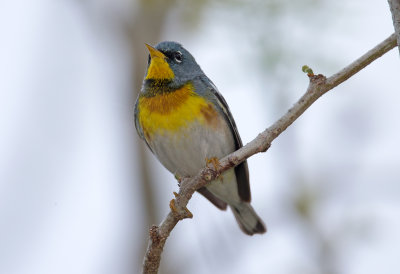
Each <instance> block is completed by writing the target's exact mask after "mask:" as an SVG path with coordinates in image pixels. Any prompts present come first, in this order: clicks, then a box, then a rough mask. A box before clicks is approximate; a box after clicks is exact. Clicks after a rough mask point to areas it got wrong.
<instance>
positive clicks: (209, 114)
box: [138, 84, 219, 139]
mask: <svg viewBox="0 0 400 274" xmlns="http://www.w3.org/2000/svg"><path fill="white" fill-rule="evenodd" d="M138 108H139V117H138V118H139V123H140V125H141V127H142V129H143V133H144V135H145V137H146V138H147V139H151V136H152V135H153V134H154V133H157V134H164V133H165V132H171V131H172V132H174V131H175V132H177V131H179V129H180V128H182V127H187V126H188V125H189V124H190V123H192V122H195V121H197V122H200V124H204V123H207V124H209V125H212V126H217V123H218V121H219V119H217V112H216V110H215V108H214V106H213V105H212V104H211V103H208V102H207V101H206V100H205V99H204V98H203V97H201V96H199V95H197V94H196V93H195V92H194V88H193V85H192V84H186V85H185V86H183V87H182V88H180V89H178V90H175V91H173V92H168V93H164V94H158V95H156V96H153V97H145V96H143V97H140V98H139V105H138Z"/></svg>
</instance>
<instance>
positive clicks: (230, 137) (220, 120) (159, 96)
mask: <svg viewBox="0 0 400 274" xmlns="http://www.w3.org/2000/svg"><path fill="white" fill-rule="evenodd" d="M146 46H147V48H148V50H149V52H150V55H149V59H148V66H147V73H146V76H145V78H144V81H143V86H142V90H141V92H140V94H139V97H138V99H137V101H136V104H135V126H136V129H137V132H138V134H139V135H140V137H141V138H142V139H144V141H145V142H146V144H147V145H148V147H149V148H150V150H151V151H152V152H153V153H154V154H155V156H156V157H157V158H158V160H159V161H160V162H161V163H162V164H163V165H164V166H165V167H166V168H167V169H168V170H169V171H170V172H172V173H173V174H175V175H176V176H177V177H178V178H179V177H181V178H182V177H188V176H194V175H196V174H197V173H198V172H199V171H200V169H202V168H204V167H205V166H206V163H207V161H208V162H210V161H211V162H213V161H212V160H210V159H214V164H215V160H216V159H220V158H222V157H224V156H226V155H228V154H230V153H231V152H233V151H235V150H237V149H238V148H240V147H242V141H241V139H240V136H239V133H238V130H237V128H236V124H235V121H234V120H233V117H232V114H231V112H230V110H229V108H228V105H227V104H226V102H225V100H224V98H223V97H222V95H221V94H220V93H219V92H218V90H217V88H216V87H215V85H214V84H213V83H212V82H211V80H210V79H208V77H207V76H206V75H205V74H204V72H203V71H202V70H201V68H200V66H199V65H198V64H197V63H196V60H195V59H194V58H193V56H192V55H191V54H190V53H189V52H188V51H187V50H186V49H184V48H183V47H182V45H180V44H178V43H176V42H161V43H159V44H158V45H157V46H156V47H155V48H154V47H152V46H150V45H146ZM217 164H218V162H217ZM198 192H200V193H201V194H202V195H204V196H205V197H206V198H207V199H208V200H210V201H211V202H212V203H213V204H214V205H215V206H217V207H218V208H220V209H223V210H225V209H226V208H227V205H229V207H230V208H231V209H232V212H233V214H234V215H235V217H236V220H237V222H238V223H239V226H240V228H241V229H242V230H243V232H244V233H246V234H248V235H253V234H255V233H264V232H265V231H266V228H265V225H264V223H263V221H262V220H261V219H260V217H258V216H257V214H256V213H255V211H254V209H253V208H252V207H251V205H250V185H249V171H248V167H247V162H246V161H245V162H243V163H241V164H240V165H238V166H237V167H235V168H234V169H230V170H228V171H226V172H224V173H222V174H221V176H220V177H219V178H218V179H216V180H214V181H212V182H211V183H209V184H208V185H207V186H206V187H203V188H200V189H199V190H198Z"/></svg>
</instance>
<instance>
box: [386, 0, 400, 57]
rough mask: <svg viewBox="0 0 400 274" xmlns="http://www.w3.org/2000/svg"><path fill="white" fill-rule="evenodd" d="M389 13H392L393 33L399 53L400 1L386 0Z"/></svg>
mask: <svg viewBox="0 0 400 274" xmlns="http://www.w3.org/2000/svg"><path fill="white" fill-rule="evenodd" d="M388 2H389V6H390V12H391V13H392V19H393V26H394V33H395V34H396V38H397V45H398V48H399V52H400V0H388Z"/></svg>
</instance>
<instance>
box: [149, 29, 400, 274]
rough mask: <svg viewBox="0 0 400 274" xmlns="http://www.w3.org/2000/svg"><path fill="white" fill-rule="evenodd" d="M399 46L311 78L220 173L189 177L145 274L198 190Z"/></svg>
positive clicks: (153, 232)
mask: <svg viewBox="0 0 400 274" xmlns="http://www.w3.org/2000/svg"><path fill="white" fill-rule="evenodd" d="M395 46H396V36H395V34H392V35H391V36H390V37H388V38H387V39H386V40H384V41H383V42H381V43H380V44H379V45H377V46H376V47H374V48H373V49H371V50H370V51H368V52H367V53H365V54H364V55H363V56H361V57H360V58H358V59H357V60H356V61H354V62H353V63H351V64H350V65H348V66H347V67H345V68H343V69H342V70H340V71H339V72H338V73H336V74H334V75H332V76H331V77H329V78H326V77H325V76H323V75H322V74H318V75H309V78H310V83H309V86H308V88H307V91H306V92H305V94H304V95H303V96H302V97H301V98H300V99H299V100H298V101H297V102H296V103H295V104H294V105H293V106H292V107H291V108H290V109H289V110H288V111H287V112H286V113H285V114H284V115H283V116H282V117H281V118H280V119H279V120H278V121H276V122H275V123H274V124H273V125H272V126H270V127H269V128H267V129H265V130H264V131H263V132H261V133H260V134H259V135H258V136H257V137H256V138H255V139H254V140H252V141H251V142H249V143H248V144H246V145H245V146H243V147H242V148H240V149H238V150H237V151H235V152H233V153H231V154H230V155H228V156H226V157H224V158H222V159H220V167H219V168H218V170H215V169H214V168H213V167H211V166H210V167H205V168H204V169H202V170H201V171H200V172H199V173H198V174H197V175H196V176H195V177H192V178H185V179H184V180H183V181H182V182H181V185H180V189H179V193H178V194H177V195H176V199H175V200H173V201H171V202H173V203H174V206H175V209H176V211H172V210H171V212H170V213H169V214H168V215H167V217H166V218H165V219H164V221H162V223H161V224H160V226H152V227H151V229H150V239H149V244H148V247H147V252H146V255H145V258H144V263H143V273H146V274H147V273H157V271H158V267H159V265H160V260H161V253H162V251H163V248H164V245H165V242H166V240H167V238H168V236H169V234H170V233H171V231H172V229H173V228H174V227H175V225H176V224H177V223H178V222H179V221H180V220H182V219H184V218H191V214H189V212H188V211H187V209H186V205H187V204H188V202H189V200H190V199H191V197H192V195H193V193H194V192H195V191H196V190H197V189H199V188H200V187H203V186H205V185H207V183H209V182H210V181H212V180H214V179H216V178H217V177H218V176H219V174H220V173H222V172H224V171H226V170H228V169H230V168H233V167H235V166H236V165H238V164H240V163H241V162H243V161H244V160H246V159H247V158H249V157H250V156H252V155H254V154H256V153H259V152H265V151H267V150H268V148H269V147H270V146H271V143H272V141H273V140H274V139H275V138H276V137H278V136H279V135H280V134H281V133H282V132H283V131H284V130H285V129H286V128H288V127H289V126H290V125H291V124H292V123H293V122H294V121H295V120H296V119H297V118H299V117H300V116H301V115H302V114H303V113H304V111H305V110H306V109H307V108H309V107H310V106H311V105H312V104H313V103H314V102H315V101H316V100H317V99H318V98H320V97H321V96H322V95H323V94H325V93H326V92H327V91H329V90H331V89H333V88H334V87H336V86H338V85H339V84H341V83H342V82H344V81H346V80H347V79H348V78H350V77H351V76H353V75H354V74H356V73H357V72H359V71H360V70H361V69H363V68H364V67H366V66H367V65H369V64H370V63H371V62H373V61H374V60H376V59H377V58H379V57H380V56H382V55H383V54H385V53H386V52H388V51H389V50H391V49H393V48H394V47H395Z"/></svg>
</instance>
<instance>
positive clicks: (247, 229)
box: [229, 202, 267, 235]
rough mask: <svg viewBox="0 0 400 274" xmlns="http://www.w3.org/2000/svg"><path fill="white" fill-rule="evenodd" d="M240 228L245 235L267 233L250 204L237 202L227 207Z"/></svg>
mask: <svg viewBox="0 0 400 274" xmlns="http://www.w3.org/2000/svg"><path fill="white" fill-rule="evenodd" d="M229 206H230V207H231V209H232V212H233V214H234V215H235V218H236V221H237V222H238V224H239V226H240V228H241V229H242V231H243V232H244V233H246V234H247V235H253V234H256V233H259V234H262V233H265V232H266V231H267V228H266V226H265V224H264V222H263V221H262V220H261V218H260V217H258V215H257V213H256V212H255V211H254V209H253V207H252V206H251V205H250V203H246V202H239V203H235V204H234V205H232V204H231V205H229Z"/></svg>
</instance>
